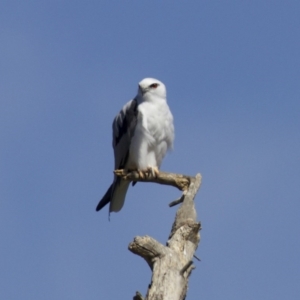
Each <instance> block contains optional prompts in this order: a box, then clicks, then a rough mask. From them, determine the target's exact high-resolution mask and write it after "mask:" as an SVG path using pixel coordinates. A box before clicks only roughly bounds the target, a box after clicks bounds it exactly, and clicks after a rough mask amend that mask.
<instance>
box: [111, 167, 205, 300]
mask: <svg viewBox="0 0 300 300" xmlns="http://www.w3.org/2000/svg"><path fill="white" fill-rule="evenodd" d="M115 174H116V175H117V176H121V177H123V178H124V179H126V180H132V181H144V182H157V183H160V184H166V185H172V186H175V187H177V188H179V189H180V190H182V191H183V194H182V196H181V197H180V199H178V200H176V201H173V202H172V203H174V202H175V204H174V205H176V204H178V203H181V202H182V205H181V206H180V207H179V209H178V211H177V213H176V217H175V221H174V223H173V226H172V230H171V233H170V236H169V240H168V242H167V245H166V246H164V245H162V244H160V243H159V242H157V241H156V240H155V239H153V238H151V237H149V236H144V237H136V238H134V240H133V242H131V243H130V244H129V247H128V248H129V250H130V251H131V252H133V253H135V254H137V255H139V256H141V257H143V258H144V259H145V260H146V261H147V263H148V264H149V266H150V268H151V270H152V271H153V274H152V279H151V284H150V285H149V288H148V292H147V295H146V298H145V300H150V299H151V300H154V299H165V300H166V299H172V300H184V299H185V297H186V293H187V287H188V278H189V276H190V274H191V272H192V270H193V269H194V268H195V267H194V266H193V262H192V259H193V257H196V256H195V251H196V249H197V247H198V244H199V241H200V234H199V231H200V229H201V223H200V222H197V214H196V210H195V206H194V198H195V195H196V193H197V191H198V189H199V187H200V185H201V175H200V174H197V175H196V176H195V177H190V176H184V175H180V174H171V173H163V172H160V173H159V175H158V176H157V177H156V178H153V177H151V176H149V177H146V178H140V176H139V174H138V173H137V172H130V173H126V172H124V171H123V170H117V171H115ZM196 258H197V257H196ZM197 259H198V258H197ZM136 297H138V298H134V299H135V300H140V299H141V298H140V295H137V296H136Z"/></svg>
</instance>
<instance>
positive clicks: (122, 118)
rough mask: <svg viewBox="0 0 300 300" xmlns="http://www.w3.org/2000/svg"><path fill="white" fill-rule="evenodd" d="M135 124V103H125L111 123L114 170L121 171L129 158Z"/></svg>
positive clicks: (132, 101) (134, 100) (133, 101)
mask: <svg viewBox="0 0 300 300" xmlns="http://www.w3.org/2000/svg"><path fill="white" fill-rule="evenodd" d="M136 123H137V101H136V99H133V100H131V101H129V102H128V103H126V104H125V105H124V107H123V108H122V110H121V111H120V113H119V114H118V115H117V116H116V117H115V119H114V122H113V149H114V156H115V170H117V169H123V168H125V166H126V162H127V160H128V157H129V148H130V143H131V139H132V137H133V135H134V130H135V126H136Z"/></svg>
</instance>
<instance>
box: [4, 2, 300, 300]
mask: <svg viewBox="0 0 300 300" xmlns="http://www.w3.org/2000/svg"><path fill="white" fill-rule="evenodd" d="M299 15H300V2H299V1H189V2H188V1H187V2H184V3H183V2H180V1H176V2H175V1H172V2H171V1H152V2H146V1H58V0H57V1H42V0H40V1H35V0H33V1H2V2H1V4H0V137H1V146H0V147H1V148H0V151H1V157H0V237H1V243H0V282H1V284H0V285H1V288H0V298H1V299H16V300H17V299H18V300H19V299H22V300H23V299H45V300H48V299H49V300H50V299H51V300H52V299H72V300H75V299H91V300H92V299H95V300H96V299H125V298H126V299H131V298H132V296H133V295H134V293H135V291H136V290H138V291H140V292H141V293H142V294H145V292H146V290H147V285H148V284H149V282H150V276H151V272H150V270H149V268H148V266H147V264H146V263H145V262H144V261H143V260H142V259H141V258H140V257H137V256H135V255H133V254H131V253H130V252H129V251H128V250H127V246H128V244H129V242H131V241H132V239H133V237H134V236H136V235H146V234H147V235H150V236H152V237H154V238H156V239H157V240H158V241H160V242H162V243H165V242H166V241H167V237H168V234H169V232H170V228H171V225H172V222H173V219H174V216H175V211H176V209H175V208H172V209H170V208H168V203H169V202H171V201H172V200H174V199H176V198H177V197H178V196H179V192H178V191H177V190H175V189H174V188H171V187H165V186H159V185H155V184H138V185H136V186H135V187H134V188H130V190H129V192H128V195H127V198H126V203H125V206H124V208H123V209H122V211H121V212H120V213H118V214H112V215H111V221H110V222H109V221H108V208H104V209H103V211H101V212H99V213H96V212H95V207H96V205H97V203H98V200H99V199H100V198H101V197H102V195H103V194H104V192H105V191H106V189H107V188H108V186H109V185H110V183H111V181H112V177H113V174H112V170H113V154H112V148H111V123H112V120H113V117H114V116H115V114H116V113H117V112H118V111H119V110H120V108H121V107H122V105H123V104H124V103H126V102H127V101H128V100H130V99H131V98H132V97H134V96H135V94H136V91H137V83H138V82H139V81H140V80H141V79H143V78H145V77H155V78H158V79H160V80H161V81H163V82H164V83H165V84H166V86H167V90H168V103H169V106H170V108H171V110H172V112H173V115H174V119H175V132H176V138H175V145H174V150H173V152H172V153H170V154H169V155H168V156H167V157H166V159H165V160H164V163H163V165H162V169H163V170H164V171H171V172H177V173H184V174H190V175H194V174H196V173H198V172H200V173H201V174H202V176H203V184H202V187H201V189H200V191H199V193H198V195H197V198H196V200H195V201H196V206H197V212H198V218H199V220H201V222H202V227H203V230H202V231H201V242H200V246H199V248H198V250H197V256H199V257H200V258H201V262H198V261H195V265H196V269H195V270H194V272H193V273H192V276H191V278H190V285H189V291H188V297H187V299H210V300H214V299H221V298H222V299H230V300H234V299H244V300H248V299H249V300H250V299H272V300H277V299H289V300H293V299H299V294H300V285H299V278H300V258H299V253H300V240H299V229H300V218H299V215H300V191H299V190H300V188H299V180H300V176H299V171H300V133H299V132H300V117H299V114H300V96H299V95H300V84H299V82H300V55H299V53H300V31H299V28H300V18H299Z"/></svg>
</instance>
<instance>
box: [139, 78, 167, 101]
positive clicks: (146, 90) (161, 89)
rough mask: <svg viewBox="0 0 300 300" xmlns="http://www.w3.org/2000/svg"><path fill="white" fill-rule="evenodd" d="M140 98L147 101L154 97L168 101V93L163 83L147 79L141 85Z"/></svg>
mask: <svg viewBox="0 0 300 300" xmlns="http://www.w3.org/2000/svg"><path fill="white" fill-rule="evenodd" d="M138 96H139V97H142V98H143V99H144V100H145V101H147V100H148V99H151V98H152V97H156V98H162V99H166V96H167V91H166V87H165V85H164V84H163V83H162V82H161V81H159V80H157V79H154V78H145V79H143V80H142V81H141V82H140V83H139V89H138Z"/></svg>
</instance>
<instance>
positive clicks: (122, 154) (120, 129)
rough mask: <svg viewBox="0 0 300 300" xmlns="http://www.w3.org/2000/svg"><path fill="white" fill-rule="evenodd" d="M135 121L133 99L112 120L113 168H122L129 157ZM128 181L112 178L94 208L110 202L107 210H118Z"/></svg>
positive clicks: (97, 208)
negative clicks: (111, 181)
mask: <svg viewBox="0 0 300 300" xmlns="http://www.w3.org/2000/svg"><path fill="white" fill-rule="evenodd" d="M136 123H137V101H136V99H133V100H131V101H129V102H128V103H126V104H125V105H124V107H123V108H122V110H121V111H120V113H119V114H118V115H117V116H116V117H115V119H114V121H113V149H114V156H115V169H123V168H125V166H126V163H127V160H128V157H129V147H130V143H131V139H132V137H133V135H134V129H135V126H136ZM128 186H129V182H127V181H124V180H122V179H120V178H119V177H116V176H115V178H114V182H113V183H112V184H111V186H110V187H109V188H108V190H107V192H106V193H105V195H104V196H103V197H102V199H101V200H100V202H99V203H98V205H97V207H96V210H97V211H99V210H101V209H102V208H103V207H104V206H105V205H106V204H108V203H110V207H109V211H110V212H112V211H114V212H117V211H119V210H120V209H121V208H122V206H123V204H124V201H125V196H126V192H127V189H128Z"/></svg>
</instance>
